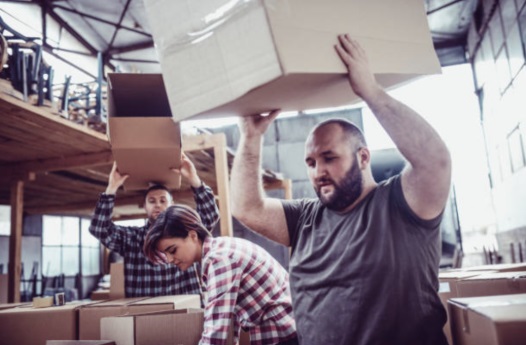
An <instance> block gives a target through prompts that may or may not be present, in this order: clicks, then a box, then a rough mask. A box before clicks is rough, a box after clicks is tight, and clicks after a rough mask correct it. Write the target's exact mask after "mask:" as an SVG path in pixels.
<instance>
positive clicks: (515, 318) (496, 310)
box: [448, 294, 526, 345]
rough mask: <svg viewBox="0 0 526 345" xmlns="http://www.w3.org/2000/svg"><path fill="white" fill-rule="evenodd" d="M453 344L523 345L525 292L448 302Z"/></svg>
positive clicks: (524, 335)
mask: <svg viewBox="0 0 526 345" xmlns="http://www.w3.org/2000/svg"><path fill="white" fill-rule="evenodd" d="M448 306H449V308H450V314H451V327H452V334H453V341H454V344H455V345H524V344H525V339H526V294H518V295H504V296H489V297H472V298H454V299H451V300H450V301H449V305H448Z"/></svg>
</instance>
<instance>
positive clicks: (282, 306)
mask: <svg viewBox="0 0 526 345" xmlns="http://www.w3.org/2000/svg"><path fill="white" fill-rule="evenodd" d="M144 254H145V255H146V257H147V258H148V259H149V260H150V261H152V262H154V263H160V262H163V263H164V262H168V263H172V264H174V265H176V266H177V267H178V268H179V269H181V270H183V271H184V270H186V269H188V268H189V267H191V266H192V265H193V264H194V263H200V264H201V277H200V279H201V281H202V284H203V285H204V286H205V287H206V295H205V296H206V297H205V303H204V305H205V324H204V331H203V335H202V337H201V341H200V344H226V341H227V338H228V334H229V327H230V325H231V324H233V326H234V338H235V341H236V342H237V341H238V338H239V331H240V328H243V329H244V330H247V331H248V332H249V334H250V343H251V344H287V345H293V344H297V338H296V323H295V322H294V318H293V315H292V303H291V298H290V289H289V277H288V273H287V272H286V271H285V269H284V268H283V267H282V266H281V265H280V264H279V263H278V262H277V261H276V260H275V259H274V258H273V257H272V256H271V255H270V254H269V253H267V252H266V251H265V250H264V249H263V248H261V247H259V246H257V245H256V244H254V243H252V242H249V241H246V240H243V239H239V238H232V237H217V238H213V237H212V236H211V234H210V233H209V232H208V230H207V229H206V228H205V226H204V225H203V224H202V223H201V219H200V218H199V215H198V214H197V213H196V212H195V211H194V210H193V209H191V208H189V207H186V206H183V205H173V206H170V207H168V208H167V209H166V211H164V212H163V213H161V214H160V215H159V217H158V218H157V220H156V222H155V224H154V225H153V226H152V228H151V229H150V231H149V232H148V235H147V236H146V240H145V242H144Z"/></svg>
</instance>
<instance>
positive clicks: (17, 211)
mask: <svg viewBox="0 0 526 345" xmlns="http://www.w3.org/2000/svg"><path fill="white" fill-rule="evenodd" d="M23 209H24V182H22V181H17V182H14V183H13V184H12V185H11V235H10V237H9V268H8V273H9V277H8V280H9V285H8V288H7V301H8V302H9V303H18V302H20V273H21V270H22V264H21V262H22V260H21V257H22V255H21V254H22V212H23Z"/></svg>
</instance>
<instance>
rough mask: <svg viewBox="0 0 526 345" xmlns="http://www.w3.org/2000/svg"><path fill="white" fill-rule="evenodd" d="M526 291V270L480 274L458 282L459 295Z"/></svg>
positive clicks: (505, 293)
mask: <svg viewBox="0 0 526 345" xmlns="http://www.w3.org/2000/svg"><path fill="white" fill-rule="evenodd" d="M519 293H526V271H524V272H494V273H485V274H479V275H476V276H474V277H470V278H466V279H462V280H461V281H459V282H457V295H458V297H478V296H492V295H508V294H519Z"/></svg>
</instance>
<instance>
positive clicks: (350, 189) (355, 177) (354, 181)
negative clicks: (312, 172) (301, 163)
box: [314, 160, 363, 211]
mask: <svg viewBox="0 0 526 345" xmlns="http://www.w3.org/2000/svg"><path fill="white" fill-rule="evenodd" d="M322 181H323V180H322ZM325 181H329V182H331V183H332V184H333V186H334V191H333V193H332V194H331V195H330V196H329V197H324V196H322V195H321V193H320V188H314V189H315V191H316V195H318V198H319V199H320V201H321V203H322V204H323V205H325V206H326V207H327V208H328V209H330V210H334V211H342V210H344V209H346V208H347V207H349V206H350V205H352V204H353V203H354V202H355V201H356V200H357V199H358V198H359V197H360V195H361V194H362V190H363V179H362V173H361V171H360V168H359V166H358V161H356V160H355V161H354V162H353V164H352V166H351V168H350V169H349V170H348V171H347V172H346V173H345V176H344V177H343V178H342V180H341V181H340V183H336V182H335V181H334V180H331V179H326V180H325Z"/></svg>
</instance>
